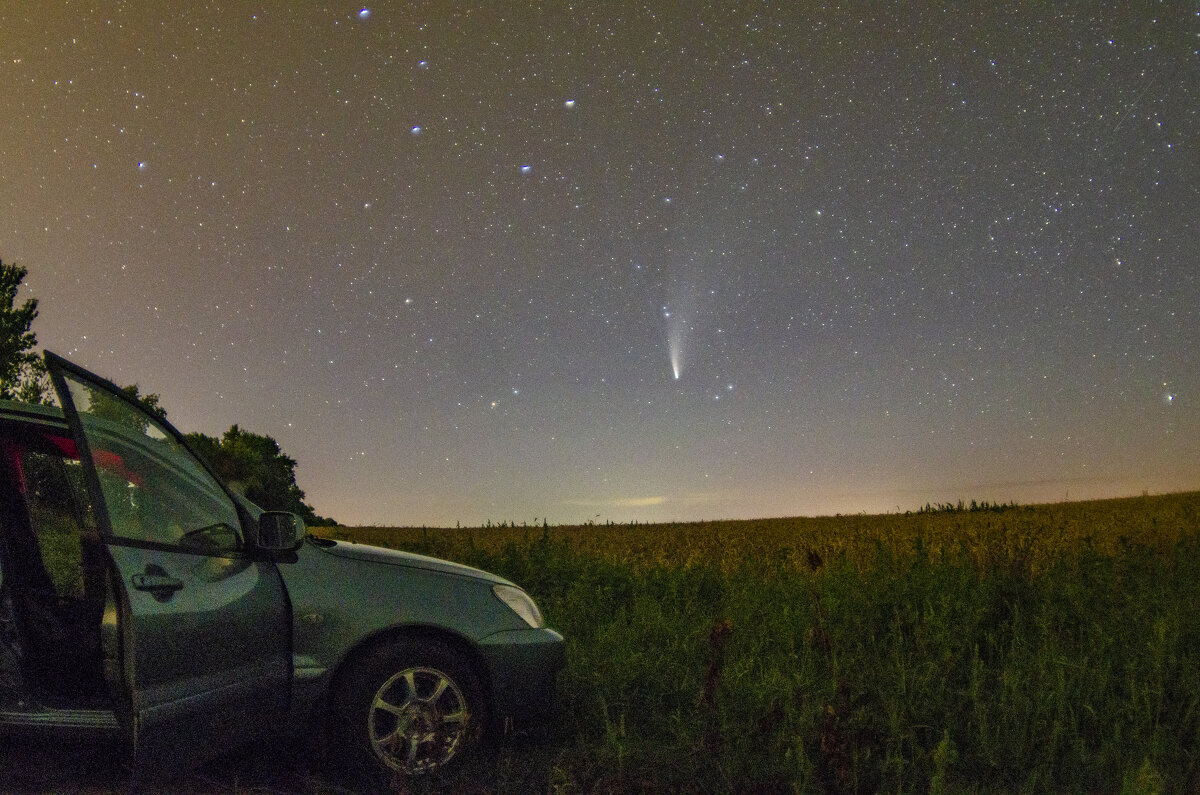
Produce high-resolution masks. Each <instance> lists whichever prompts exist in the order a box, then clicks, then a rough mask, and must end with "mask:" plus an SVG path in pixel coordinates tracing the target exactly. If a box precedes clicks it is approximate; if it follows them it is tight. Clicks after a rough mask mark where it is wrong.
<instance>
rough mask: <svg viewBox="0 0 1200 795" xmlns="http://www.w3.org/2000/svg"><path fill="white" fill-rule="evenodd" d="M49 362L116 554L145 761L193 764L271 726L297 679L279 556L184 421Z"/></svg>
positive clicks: (133, 725) (124, 646)
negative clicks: (251, 539) (199, 453)
mask: <svg viewBox="0 0 1200 795" xmlns="http://www.w3.org/2000/svg"><path fill="white" fill-rule="evenodd" d="M46 360H47V364H48V366H49V368H50V372H51V376H52V378H53V380H54V384H55V388H56V390H57V391H58V393H59V399H60V401H61V402H62V403H63V409H64V412H65V413H66V415H67V419H68V423H69V424H70V426H71V431H72V434H73V435H74V436H75V443H76V446H77V448H78V451H79V455H80V460H81V461H82V463H83V468H84V472H85V479H86V481H87V484H88V491H89V494H90V496H91V502H92V510H93V513H94V516H95V519H96V524H97V525H98V527H99V528H100V534H101V538H102V540H103V542H104V544H105V547H106V550H107V554H108V557H109V560H110V562H111V574H110V577H109V582H110V584H111V588H112V591H113V592H112V594H111V601H112V603H113V604H114V605H115V607H116V611H115V612H116V614H117V615H116V623H117V631H116V635H117V643H116V645H117V647H118V648H117V654H118V659H119V662H118V666H117V667H118V668H119V670H120V674H121V679H122V680H123V683H124V687H125V693H124V694H123V695H124V698H118V702H119V703H120V704H123V705H124V707H125V710H126V711H127V714H126V715H123V716H122V717H123V718H124V720H123V723H124V724H125V725H126V726H127V730H128V731H129V732H130V733H131V735H132V740H133V746H134V759H135V762H136V763H138V764H139V765H140V766H141V767H142V768H143V769H155V768H158V767H164V766H171V765H181V764H189V763H191V762H194V761H198V760H200V759H202V758H205V757H208V756H213V755H215V754H218V753H220V752H221V751H222V750H224V749H226V748H228V747H230V746H231V745H233V744H235V743H238V742H241V741H244V740H248V739H251V738H254V737H258V736H261V735H262V734H263V733H264V732H266V731H268V730H269V729H271V728H272V727H273V726H277V725H279V722H280V721H281V720H282V716H283V713H284V710H285V709H286V706H287V700H288V694H289V693H290V688H291V647H290V644H291V638H290V627H291V616H290V609H289V606H288V601H287V595H286V593H285V591H284V587H283V583H282V580H281V578H280V576H279V573H278V571H277V570H276V569H275V565H274V564H273V563H272V562H270V561H268V560H265V559H262V558H261V557H259V556H256V555H255V554H254V551H253V550H252V549H250V548H249V547H248V546H246V545H245V543H244V538H245V535H244V533H243V532H242V527H241V521H242V520H241V516H240V514H239V511H238V509H237V507H236V505H235V503H234V502H233V500H232V498H231V497H230V496H229V494H228V493H227V492H226V491H225V489H224V487H223V486H222V485H221V484H220V482H219V481H218V480H217V479H216V478H215V477H214V476H213V475H212V474H211V472H210V471H209V470H208V468H207V466H206V465H205V464H204V463H203V462H202V461H200V460H199V459H198V458H196V457H195V456H194V455H193V454H192V453H191V452H190V451H189V450H188V448H187V446H186V444H185V443H184V442H183V438H182V436H180V434H179V432H178V431H176V430H175V429H174V428H173V427H171V426H170V425H169V424H168V423H166V422H165V420H163V419H162V418H161V417H160V416H156V415H155V414H153V413H151V412H150V411H148V410H146V409H145V408H144V407H143V406H141V405H140V404H138V403H136V402H134V401H132V400H130V399H129V398H128V397H127V396H126V395H124V394H122V393H121V392H120V390H118V389H117V388H116V387H115V386H114V385H112V384H110V383H108V382H106V381H103V380H101V379H99V378H97V377H96V376H94V375H92V374H90V373H88V372H87V371H84V370H81V369H80V368H78V367H75V366H74V365H72V364H70V363H69V362H66V361H65V360H62V359H60V358H59V357H56V356H53V354H47V356H46ZM106 621H107V618H106ZM107 645H111V644H107Z"/></svg>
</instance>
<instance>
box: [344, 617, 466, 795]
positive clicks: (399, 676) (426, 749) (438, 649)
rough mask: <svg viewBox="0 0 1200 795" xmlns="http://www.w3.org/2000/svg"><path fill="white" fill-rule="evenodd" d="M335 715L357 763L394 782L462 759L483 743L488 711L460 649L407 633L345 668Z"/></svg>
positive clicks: (360, 770) (370, 774)
mask: <svg viewBox="0 0 1200 795" xmlns="http://www.w3.org/2000/svg"><path fill="white" fill-rule="evenodd" d="M333 717H334V729H335V731H336V733H337V734H338V735H339V739H340V741H341V750H342V751H343V752H344V754H345V755H346V757H347V759H348V761H349V762H350V764H351V768H352V770H353V771H354V772H356V773H357V774H358V775H359V776H360V777H363V778H365V779H366V780H368V781H371V782H376V783H383V784H387V783H392V782H395V780H396V779H398V778H402V777H405V776H419V775H423V774H426V773H431V772H434V771H440V770H443V769H445V768H446V767H447V766H448V765H450V764H452V763H453V762H456V761H457V760H459V759H460V758H461V757H462V756H463V755H464V754H465V753H466V752H467V751H468V750H469V749H470V748H471V747H472V746H474V745H476V744H477V743H478V741H479V739H480V737H481V735H482V733H483V727H484V726H485V725H486V717H487V716H486V715H485V705H484V701H483V691H482V690H481V688H480V686H479V681H478V679H477V678H476V676H475V674H474V672H473V671H472V670H471V667H470V666H469V665H468V664H467V663H466V661H465V660H464V659H463V658H462V656H461V655H459V654H457V653H455V652H454V651H453V650H451V649H450V648H448V647H446V646H445V645H443V644H441V643H437V642H435V641H428V640H400V641H396V642H393V643H390V644H388V645H386V646H383V647H380V648H379V649H376V650H374V651H372V652H370V653H369V654H367V655H366V656H365V657H363V658H362V659H360V660H358V661H357V662H356V663H355V664H354V666H353V668H351V669H350V670H349V671H347V672H346V675H345V676H344V677H343V678H342V683H341V686H340V687H339V689H338V692H337V693H336V694H335V700H334V703H333Z"/></svg>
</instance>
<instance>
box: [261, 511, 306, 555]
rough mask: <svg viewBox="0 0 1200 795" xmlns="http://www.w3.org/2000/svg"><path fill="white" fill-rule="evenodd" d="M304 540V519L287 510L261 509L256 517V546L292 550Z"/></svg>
mask: <svg viewBox="0 0 1200 795" xmlns="http://www.w3.org/2000/svg"><path fill="white" fill-rule="evenodd" d="M303 540H304V520H303V519H301V518H300V517H299V516H297V515H296V514H294V513H288V512H287V511H263V512H262V516H260V517H258V548H259V549H262V550H266V551H267V552H292V551H293V550H295V549H296V548H297V547H298V546H300V542H302V541H303Z"/></svg>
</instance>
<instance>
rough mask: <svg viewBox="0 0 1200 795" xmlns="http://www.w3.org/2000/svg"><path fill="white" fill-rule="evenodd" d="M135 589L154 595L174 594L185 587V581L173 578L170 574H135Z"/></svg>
mask: <svg viewBox="0 0 1200 795" xmlns="http://www.w3.org/2000/svg"><path fill="white" fill-rule="evenodd" d="M132 582H133V587H134V588H137V589H138V590H139V591H150V592H152V593H162V592H164V591H166V592H168V593H174V592H175V591H178V590H179V589H180V588H182V587H183V580H180V579H178V578H176V577H172V576H170V575H169V574H135V575H133V579H132Z"/></svg>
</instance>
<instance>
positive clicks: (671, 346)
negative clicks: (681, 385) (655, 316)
mask: <svg viewBox="0 0 1200 795" xmlns="http://www.w3.org/2000/svg"><path fill="white" fill-rule="evenodd" d="M663 318H664V319H665V320H666V321H667V353H668V354H669V355H670V358H671V373H672V374H673V375H674V376H675V380H676V381H678V380H679V377H680V376H681V375H683V361H684V359H683V341H684V332H685V331H686V330H687V322H686V321H685V320H684V319H683V318H681V317H678V316H676V315H675V313H673V312H671V311H670V310H669V309H667V308H666V307H664V308H663Z"/></svg>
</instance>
